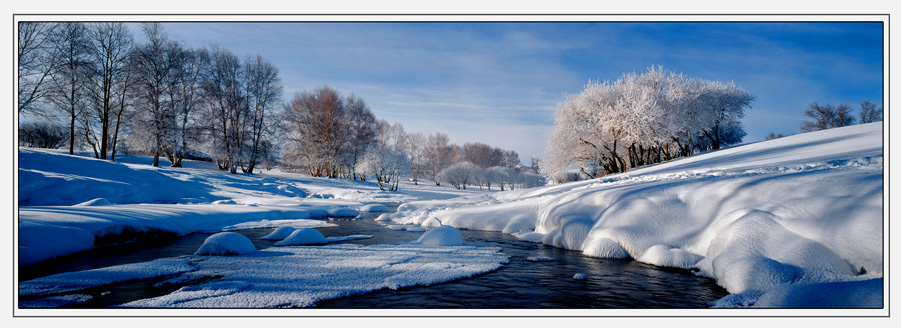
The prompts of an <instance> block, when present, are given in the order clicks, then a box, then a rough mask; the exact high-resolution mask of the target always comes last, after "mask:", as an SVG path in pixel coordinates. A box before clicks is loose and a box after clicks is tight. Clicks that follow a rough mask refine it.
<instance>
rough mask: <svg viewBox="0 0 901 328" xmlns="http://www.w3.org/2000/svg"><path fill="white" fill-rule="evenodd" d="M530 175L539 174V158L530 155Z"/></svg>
mask: <svg viewBox="0 0 901 328" xmlns="http://www.w3.org/2000/svg"><path fill="white" fill-rule="evenodd" d="M530 166H531V168H532V173H534V174H539V173H541V158H540V157H538V156H535V155H532V158H531V164H530Z"/></svg>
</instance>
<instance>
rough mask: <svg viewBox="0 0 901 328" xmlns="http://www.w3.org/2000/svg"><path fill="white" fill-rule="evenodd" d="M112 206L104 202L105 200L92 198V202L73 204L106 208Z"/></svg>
mask: <svg viewBox="0 0 901 328" xmlns="http://www.w3.org/2000/svg"><path fill="white" fill-rule="evenodd" d="M107 205H113V203H110V201H108V200H106V198H94V199H92V200H89V201H86V202H84V203H79V204H75V205H73V206H107Z"/></svg>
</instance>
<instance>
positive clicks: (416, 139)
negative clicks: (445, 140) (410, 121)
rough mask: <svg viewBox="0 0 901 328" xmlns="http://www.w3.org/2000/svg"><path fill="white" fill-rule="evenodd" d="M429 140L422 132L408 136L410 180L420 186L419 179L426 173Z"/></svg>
mask: <svg viewBox="0 0 901 328" xmlns="http://www.w3.org/2000/svg"><path fill="white" fill-rule="evenodd" d="M427 142H428V140H427V138H426V136H425V135H423V134H422V133H421V132H416V133H410V134H408V135H407V155H408V157H409V162H410V179H411V180H413V184H416V185H418V184H419V177H421V176H422V174H424V173H425V172H426V166H427V165H426V157H427V155H426V153H427V151H428V150H427Z"/></svg>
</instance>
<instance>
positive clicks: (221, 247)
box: [194, 232, 257, 255]
mask: <svg viewBox="0 0 901 328" xmlns="http://www.w3.org/2000/svg"><path fill="white" fill-rule="evenodd" d="M256 251H257V248H256V247H254V246H253V243H252V242H250V239H249V238H247V237H246V236H244V235H242V234H239V233H237V232H220V233H217V234H214V235H212V236H209V237H207V238H206V240H204V241H203V245H200V248H199V249H197V252H195V253H194V255H239V254H248V253H253V252H256Z"/></svg>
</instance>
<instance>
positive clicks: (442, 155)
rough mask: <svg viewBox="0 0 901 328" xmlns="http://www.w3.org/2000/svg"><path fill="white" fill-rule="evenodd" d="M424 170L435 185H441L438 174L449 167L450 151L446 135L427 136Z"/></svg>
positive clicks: (434, 134)
mask: <svg viewBox="0 0 901 328" xmlns="http://www.w3.org/2000/svg"><path fill="white" fill-rule="evenodd" d="M425 157H426V164H425V165H426V170H427V172H428V173H429V175H430V177H431V178H432V180H434V181H435V184H436V185H439V186H440V185H441V179H439V178H438V174H439V173H440V172H441V171H442V170H444V169H445V168H447V167H448V166H450V165H451V161H452V151H451V145H450V139H449V138H448V137H447V134H444V133H433V134H429V137H428V139H427V140H426V153H425Z"/></svg>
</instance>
